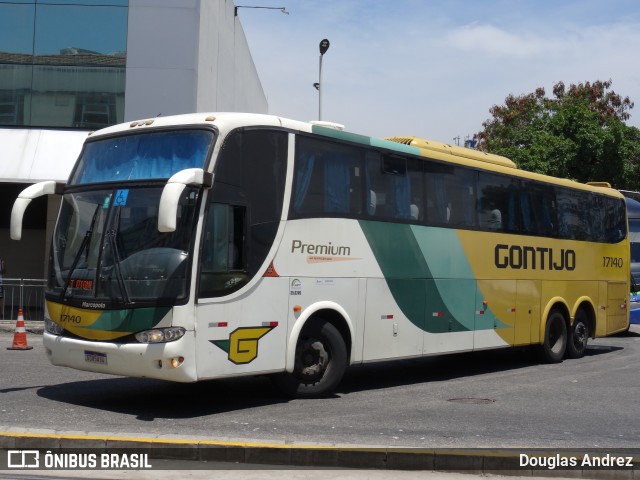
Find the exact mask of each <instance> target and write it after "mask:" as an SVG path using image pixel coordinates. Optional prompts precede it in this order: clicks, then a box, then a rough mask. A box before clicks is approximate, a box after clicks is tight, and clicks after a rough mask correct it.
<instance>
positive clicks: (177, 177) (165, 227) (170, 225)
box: [158, 168, 213, 233]
mask: <svg viewBox="0 0 640 480" xmlns="http://www.w3.org/2000/svg"><path fill="white" fill-rule="evenodd" d="M187 185H194V186H198V187H203V186H204V187H207V188H211V186H212V185H213V174H212V173H207V172H205V171H204V170H203V169H202V168H187V169H186V170H181V171H179V172H178V173H175V174H174V175H173V176H172V177H171V178H170V179H169V180H168V181H167V184H166V185H165V186H164V188H163V189H162V195H161V196H160V208H159V210H158V231H159V232H162V233H169V232H175V231H176V222H177V218H178V205H179V204H180V196H181V195H182V191H183V190H184V188H185V187H186V186H187Z"/></svg>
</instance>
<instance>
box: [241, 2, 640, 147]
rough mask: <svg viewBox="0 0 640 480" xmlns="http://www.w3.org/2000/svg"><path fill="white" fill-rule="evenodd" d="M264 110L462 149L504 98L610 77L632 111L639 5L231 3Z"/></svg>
mask: <svg viewBox="0 0 640 480" xmlns="http://www.w3.org/2000/svg"><path fill="white" fill-rule="evenodd" d="M235 4H236V5H248V6H269V7H285V8H286V9H287V11H288V12H289V15H286V14H283V13H281V12H280V11H279V10H269V9H251V8H240V9H238V16H239V17H240V22H241V24H242V27H243V29H244V32H245V36H246V38H247V42H248V43H249V48H250V51H251V54H252V57H253V60H254V63H255V65H256V69H257V71H258V75H259V77H260V79H261V82H262V87H263V88H264V91H265V94H266V96H267V101H268V104H269V113H271V114H274V115H280V116H283V117H288V118H293V119H296V120H303V121H309V120H317V119H318V106H319V105H318V104H319V95H318V91H317V90H316V89H315V88H314V87H313V84H314V83H315V82H318V79H319V69H320V68H319V58H320V52H319V44H320V41H321V40H323V39H325V38H326V39H328V40H329V41H330V47H329V50H328V51H327V52H326V53H325V54H324V56H323V57H322V120H324V121H332V122H337V123H340V124H343V125H345V127H346V129H347V130H348V131H351V132H354V133H360V134H364V135H370V136H376V137H389V136H395V135H415V136H419V137H424V138H428V139H431V140H438V141H441V142H445V143H450V144H455V143H457V142H459V143H460V144H461V145H462V144H463V143H464V139H465V138H469V137H471V136H473V134H474V133H477V132H479V131H481V130H482V129H483V127H482V123H483V122H484V121H486V120H487V119H489V118H491V114H490V109H491V107H492V106H493V105H502V104H504V100H505V98H506V97H507V96H508V95H509V94H513V95H521V94H527V93H531V92H533V91H535V89H536V88H538V87H543V88H544V89H545V91H546V93H547V96H552V89H553V85H554V84H556V83H557V82H559V81H562V82H564V83H565V85H567V86H568V85H569V84H572V83H584V82H587V81H588V82H593V81H595V80H603V81H604V80H609V79H610V80H612V82H613V83H612V86H611V89H612V90H614V91H615V92H616V93H618V94H620V95H622V96H628V97H629V98H630V99H631V100H632V101H634V102H636V103H637V105H636V107H635V108H634V109H632V110H631V119H630V120H629V121H628V122H627V123H628V124H629V125H633V126H636V127H640V2H639V1H637V0H386V1H384V0H245V1H242V0H235Z"/></svg>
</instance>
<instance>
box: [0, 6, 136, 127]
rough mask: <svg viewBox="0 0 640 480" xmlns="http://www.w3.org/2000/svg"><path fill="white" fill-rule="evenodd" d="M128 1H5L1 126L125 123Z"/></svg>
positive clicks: (0, 19)
mask: <svg viewBox="0 0 640 480" xmlns="http://www.w3.org/2000/svg"><path fill="white" fill-rule="evenodd" d="M128 3H129V2H128V0H21V1H16V0H12V1H11V2H9V1H6V2H5V1H0V74H1V75H0V126H1V125H18V126H37V127H70V128H83V129H85V128H86V129H95V128H101V127H105V126H108V125H113V124H115V123H119V122H122V121H124V88H125V67H126V43H127V16H128Z"/></svg>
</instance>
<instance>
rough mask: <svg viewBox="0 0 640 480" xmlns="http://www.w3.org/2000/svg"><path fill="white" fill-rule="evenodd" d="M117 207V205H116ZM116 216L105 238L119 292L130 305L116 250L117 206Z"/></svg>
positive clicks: (118, 219)
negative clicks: (110, 252) (107, 241)
mask: <svg viewBox="0 0 640 480" xmlns="http://www.w3.org/2000/svg"><path fill="white" fill-rule="evenodd" d="M116 208H117V207H116ZM115 215H116V217H115V219H114V221H113V226H114V229H113V230H110V231H109V232H107V238H108V239H109V246H110V247H111V251H112V257H113V269H114V270H115V271H116V279H117V280H118V287H120V293H121V294H122V298H123V299H124V302H125V304H126V305H131V304H132V302H131V297H130V296H129V291H128V290H127V284H126V283H125V281H124V276H123V275H122V269H121V268H120V260H121V259H120V250H118V242H117V241H116V235H117V234H118V232H117V230H115V229H116V228H120V209H119V208H117V210H116V213H115Z"/></svg>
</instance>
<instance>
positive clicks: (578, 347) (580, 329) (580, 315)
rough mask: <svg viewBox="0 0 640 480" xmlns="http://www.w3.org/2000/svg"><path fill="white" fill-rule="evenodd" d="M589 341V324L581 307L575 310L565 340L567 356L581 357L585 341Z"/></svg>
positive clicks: (585, 348)
mask: <svg viewBox="0 0 640 480" xmlns="http://www.w3.org/2000/svg"><path fill="white" fill-rule="evenodd" d="M588 341H589V324H588V321H587V314H586V313H585V312H584V310H583V309H580V310H578V311H577V312H576V317H575V318H574V319H573V326H572V327H571V328H570V329H569V338H568V340H567V351H566V353H565V356H566V357H567V358H582V357H584V354H585V352H586V350H587V342H588Z"/></svg>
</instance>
